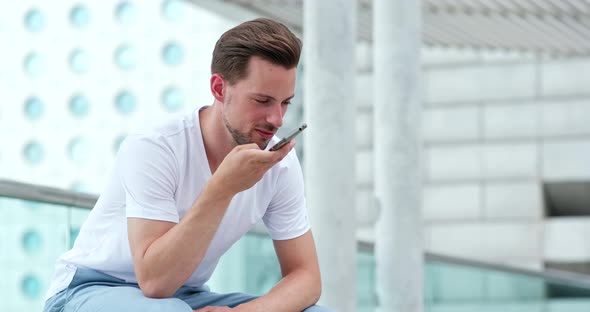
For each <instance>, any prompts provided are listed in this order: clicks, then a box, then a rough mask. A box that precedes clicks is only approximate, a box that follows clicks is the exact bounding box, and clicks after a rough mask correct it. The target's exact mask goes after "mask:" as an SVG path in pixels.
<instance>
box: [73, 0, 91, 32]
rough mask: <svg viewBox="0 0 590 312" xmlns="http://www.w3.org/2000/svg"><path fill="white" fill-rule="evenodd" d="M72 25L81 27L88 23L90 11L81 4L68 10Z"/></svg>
mask: <svg viewBox="0 0 590 312" xmlns="http://www.w3.org/2000/svg"><path fill="white" fill-rule="evenodd" d="M70 22H72V25H74V26H76V27H78V28H83V27H86V26H87V25H88V24H89V23H90V11H89V10H88V8H86V7H85V6H83V5H77V6H75V7H73V8H72V10H71V11H70Z"/></svg>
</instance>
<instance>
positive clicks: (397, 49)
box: [373, 0, 424, 312]
mask: <svg viewBox="0 0 590 312" xmlns="http://www.w3.org/2000/svg"><path fill="white" fill-rule="evenodd" d="M373 6H374V7H373V18H374V20H373V29H374V49H373V53H374V54H373V56H374V58H373V59H374V67H373V68H374V94H375V109H374V122H375V125H374V127H375V130H374V134H375V140H374V153H375V195H376V197H377V202H378V205H379V209H380V215H379V218H378V220H377V224H376V228H375V234H376V235H375V237H376V238H375V261H376V266H377V267H376V277H377V287H376V288H377V296H378V302H379V308H378V311H388V312H389V311H394V312H418V311H423V309H424V302H423V301H424V295H423V293H424V286H423V284H424V277H423V276H424V273H423V272H424V261H423V252H422V219H421V213H420V210H421V179H420V175H421V168H420V167H421V166H420V164H421V160H420V154H421V153H420V151H421V149H422V146H421V139H420V111H421V99H420V89H419V74H420V46H421V27H420V24H421V1H419V0H375V1H373Z"/></svg>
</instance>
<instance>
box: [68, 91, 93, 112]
mask: <svg viewBox="0 0 590 312" xmlns="http://www.w3.org/2000/svg"><path fill="white" fill-rule="evenodd" d="M69 106H70V112H72V114H73V115H74V116H76V117H78V118H82V117H86V116H87V115H88V111H89V110H90V103H89V101H88V99H87V98H86V97H85V96H83V95H79V94H78V95H74V96H72V98H71V99H70V105H69Z"/></svg>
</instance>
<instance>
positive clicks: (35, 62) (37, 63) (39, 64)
mask: <svg viewBox="0 0 590 312" xmlns="http://www.w3.org/2000/svg"><path fill="white" fill-rule="evenodd" d="M24 67H25V72H26V73H27V75H28V76H29V77H38V76H39V75H41V73H42V72H43V67H44V64H43V58H41V56H40V55H39V54H37V53H35V52H31V53H29V54H27V56H25V61H24Z"/></svg>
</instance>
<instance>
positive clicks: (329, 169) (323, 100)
mask: <svg viewBox="0 0 590 312" xmlns="http://www.w3.org/2000/svg"><path fill="white" fill-rule="evenodd" d="M356 2H357V0H321V1H316V0H311V1H310V0H307V1H304V13H303V16H304V22H303V35H304V36H303V37H304V38H303V53H304V57H303V66H304V68H303V72H304V73H303V75H304V77H303V79H304V89H303V93H304V115H305V118H304V120H305V121H306V122H307V123H308V125H309V128H308V130H306V132H307V133H305V136H306V137H305V145H304V147H305V148H304V166H305V179H306V186H305V188H306V194H307V203H308V207H309V211H310V215H311V223H312V228H313V232H314V235H315V239H316V244H317V248H318V253H319V259H320V268H321V272H322V282H323V291H322V298H321V300H320V303H321V304H322V305H325V306H328V307H330V308H333V309H334V310H336V311H342V312H347V311H355V310H356V239H355V217H354V216H355V213H354V208H355V207H354V202H355V170H354V168H355V166H354V162H355V158H354V151H355V144H354V124H355V119H354V112H355V111H354V107H355V106H354V89H355V88H354V81H355V66H354V64H355V58H354V50H355V42H356Z"/></svg>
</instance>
